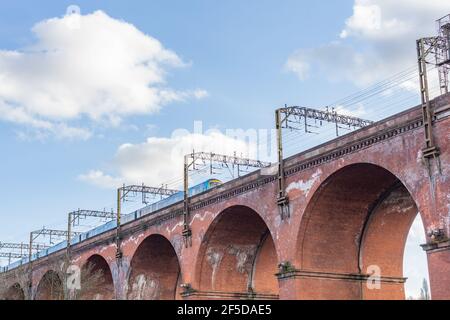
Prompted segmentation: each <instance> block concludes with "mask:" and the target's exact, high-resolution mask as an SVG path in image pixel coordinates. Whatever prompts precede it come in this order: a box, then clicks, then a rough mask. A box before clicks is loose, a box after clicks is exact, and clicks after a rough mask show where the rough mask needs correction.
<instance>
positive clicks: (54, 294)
mask: <svg viewBox="0 0 450 320" xmlns="http://www.w3.org/2000/svg"><path fill="white" fill-rule="evenodd" d="M61 279H62V277H61V276H60V275H59V273H58V272H57V271H54V270H48V271H47V272H46V273H45V274H44V275H43V276H42V278H41V280H39V284H38V286H37V289H36V294H35V297H34V299H35V300H63V299H64V288H63V283H62V280H61Z"/></svg>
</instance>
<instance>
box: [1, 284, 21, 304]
mask: <svg viewBox="0 0 450 320" xmlns="http://www.w3.org/2000/svg"><path fill="white" fill-rule="evenodd" d="M4 299H5V300H25V292H24V290H23V289H22V287H21V285H20V284H19V283H15V284H13V285H12V286H10V287H9V288H8V289H7V290H6V292H5V293H4Z"/></svg>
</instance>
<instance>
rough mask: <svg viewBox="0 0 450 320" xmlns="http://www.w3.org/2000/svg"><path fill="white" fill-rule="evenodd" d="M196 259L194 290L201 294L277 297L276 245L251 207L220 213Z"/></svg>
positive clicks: (232, 208) (207, 233) (237, 296)
mask: <svg viewBox="0 0 450 320" xmlns="http://www.w3.org/2000/svg"><path fill="white" fill-rule="evenodd" d="M197 255H198V257H197V264H196V267H195V272H196V279H197V282H196V283H195V286H196V288H195V289H198V290H199V292H201V293H202V294H204V295H207V296H208V295H209V296H220V297H230V298H239V297H243V296H244V297H245V296H248V295H252V294H253V295H256V296H257V297H260V298H277V297H278V293H279V288H278V281H277V279H276V277H275V273H276V272H277V266H278V255H277V251H276V248H275V243H274V241H273V238H272V235H271V232H270V230H269V228H268V226H267V224H266V223H265V222H264V220H263V218H262V217H261V216H260V215H259V214H258V213H257V212H256V211H254V210H253V209H251V208H250V207H247V206H243V205H234V206H231V207H228V208H226V209H225V210H223V211H222V212H221V213H219V214H218V215H217V216H216V218H215V219H214V221H213V222H212V223H211V224H210V226H209V228H208V229H207V231H206V233H205V235H204V237H203V241H202V244H201V245H200V248H199V251H198V254H197ZM258 295H259V296H258Z"/></svg>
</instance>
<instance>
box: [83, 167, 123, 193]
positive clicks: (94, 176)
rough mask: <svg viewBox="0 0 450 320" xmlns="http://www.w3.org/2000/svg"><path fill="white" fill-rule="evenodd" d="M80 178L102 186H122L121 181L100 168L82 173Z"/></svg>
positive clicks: (107, 187)
mask: <svg viewBox="0 0 450 320" xmlns="http://www.w3.org/2000/svg"><path fill="white" fill-rule="evenodd" d="M78 179H79V180H81V181H85V182H89V183H92V184H94V185H95V186H97V187H100V188H106V189H109V188H117V187H118V186H120V184H121V181H120V180H119V179H117V178H114V177H112V176H110V175H107V174H104V173H103V172H102V171H100V170H90V171H89V172H88V173H85V174H80V175H79V176H78Z"/></svg>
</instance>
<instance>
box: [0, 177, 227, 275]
mask: <svg viewBox="0 0 450 320" xmlns="http://www.w3.org/2000/svg"><path fill="white" fill-rule="evenodd" d="M221 184H222V182H221V181H220V180H218V179H208V180H206V181H204V182H202V183H200V184H197V185H195V186H193V187H191V188H189V196H190V197H192V196H195V195H198V194H200V193H203V192H205V191H208V190H210V189H213V188H215V187H217V186H219V185H221ZM183 197H184V193H183V192H182V191H180V192H177V193H175V194H173V195H171V196H170V197H167V198H165V199H162V200H160V201H157V202H155V203H152V204H149V205H147V206H145V207H143V208H142V209H139V210H136V211H134V212H131V213H129V214H126V215H123V216H122V220H121V223H122V224H125V223H128V222H131V221H133V220H136V219H139V218H140V217H142V216H145V215H149V214H152V213H154V212H156V211H158V210H160V209H162V208H165V207H168V206H170V205H172V204H175V203H177V202H180V201H183ZM116 227H117V221H116V220H113V221H109V222H107V223H105V224H103V225H101V226H98V227H96V228H94V229H91V230H89V231H87V232H84V233H82V234H80V235H78V236H76V237H74V238H72V239H71V240H70V245H71V246H73V245H75V244H77V243H80V242H82V241H84V240H86V239H89V238H92V237H94V236H96V235H99V234H101V233H104V232H106V231H109V230H112V229H114V228H116ZM66 247H67V241H62V242H60V243H58V244H56V245H54V246H52V247H50V248H48V249H45V250H42V251H39V252H38V253H35V254H33V255H32V256H31V260H32V261H33V260H36V259H38V258H41V257H45V256H47V255H49V254H51V253H53V252H56V251H59V250H62V249H65V248H66ZM27 262H28V258H23V259H21V260H18V261H15V262H14V263H11V264H10V265H8V266H6V267H0V271H6V270H11V269H14V268H16V267H18V266H20V265H22V264H25V263H27Z"/></svg>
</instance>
